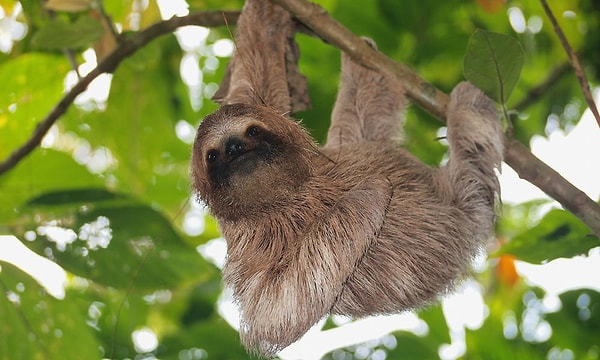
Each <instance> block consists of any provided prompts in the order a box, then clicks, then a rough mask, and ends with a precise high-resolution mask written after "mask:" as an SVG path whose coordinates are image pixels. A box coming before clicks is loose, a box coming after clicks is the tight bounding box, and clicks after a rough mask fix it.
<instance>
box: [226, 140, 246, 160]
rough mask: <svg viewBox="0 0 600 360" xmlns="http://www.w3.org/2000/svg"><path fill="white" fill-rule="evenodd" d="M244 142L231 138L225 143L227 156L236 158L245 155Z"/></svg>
mask: <svg viewBox="0 0 600 360" xmlns="http://www.w3.org/2000/svg"><path fill="white" fill-rule="evenodd" d="M244 148H245V146H244V142H243V141H241V140H240V139H237V138H231V139H229V140H227V143H225V151H226V152H227V155H229V156H231V157H236V156H239V155H241V154H243V153H244Z"/></svg>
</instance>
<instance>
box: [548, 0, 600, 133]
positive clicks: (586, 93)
mask: <svg viewBox="0 0 600 360" xmlns="http://www.w3.org/2000/svg"><path fill="white" fill-rule="evenodd" d="M540 3H541V4H542V8H544V11H545V12H546V16H548V19H550V22H551V23H552V26H553V27H554V32H555V33H556V36H558V39H559V40H560V43H561V45H562V46H563V48H564V49H565V52H566V53H567V56H568V57H569V61H570V62H571V65H572V66H573V69H574V70H575V76H577V80H578V81H579V87H581V91H582V92H583V97H584V98H585V101H586V102H587V103H588V106H589V108H590V110H591V111H592V114H594V117H595V118H596V122H597V123H598V126H600V114H599V113H598V108H597V107H596V103H595V102H594V97H593V96H592V91H591V90H590V85H589V84H588V81H587V78H586V76H585V72H584V71H583V67H582V66H581V62H579V57H578V56H577V54H575V51H573V49H572V48H571V45H569V41H568V40H567V37H566V36H565V34H564V33H563V31H562V29H561V28H560V25H558V22H557V21H556V18H555V17H554V14H553V13H552V10H550V7H549V6H548V3H547V2H546V0H540Z"/></svg>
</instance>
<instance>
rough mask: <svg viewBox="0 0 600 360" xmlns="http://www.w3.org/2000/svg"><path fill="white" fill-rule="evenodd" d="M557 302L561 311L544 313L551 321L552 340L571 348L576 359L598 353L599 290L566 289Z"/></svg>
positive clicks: (599, 325)
mask: <svg viewBox="0 0 600 360" xmlns="http://www.w3.org/2000/svg"><path fill="white" fill-rule="evenodd" d="M560 301H561V303H562V308H561V309H560V311H558V312H555V313H551V314H548V315H547V319H548V321H549V322H550V323H551V324H552V341H553V342H554V343H556V344H557V345H558V346H560V347H561V348H563V349H571V350H572V351H573V352H574V355H575V358H576V359H580V358H581V359H585V358H587V357H586V356H589V354H591V353H594V352H596V353H597V351H598V344H599V343H598V339H600V293H599V292H597V291H594V290H592V289H584V290H575V291H569V292H566V293H564V294H561V295H560ZM589 358H593V357H591V356H590V357H589Z"/></svg>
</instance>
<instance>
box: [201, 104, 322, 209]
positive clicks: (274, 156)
mask: <svg viewBox="0 0 600 360" xmlns="http://www.w3.org/2000/svg"><path fill="white" fill-rule="evenodd" d="M314 149H315V145H314V142H313V141H312V139H311V138H310V137H309V136H308V134H307V133H306V132H305V131H304V130H303V129H302V127H301V126H299V125H298V124H297V123H295V122H294V121H292V120H290V119H288V118H285V117H284V116H281V115H279V114H277V113H275V112H274V111H272V110H270V109H268V108H264V107H258V106H251V105H242V104H233V105H224V106H222V107H221V108H220V109H219V110H217V111H216V112H215V113H213V114H211V115H209V116H207V117H206V118H205V119H204V121H203V122H202V124H201V125H200V126H199V128H198V132H197V134H196V140H195V142H194V149H193V153H192V164H191V165H192V166H191V175H192V181H193V186H194V189H195V191H196V193H197V194H198V195H199V197H200V198H201V199H202V200H203V201H204V202H206V203H207V204H208V205H209V207H210V208H211V210H213V212H214V213H218V212H220V210H221V211H222V212H223V214H225V213H226V214H227V216H229V217H231V216H233V215H234V214H233V213H234V212H235V209H236V208H237V209H241V208H243V207H244V206H245V207H253V208H254V207H257V206H258V207H261V208H264V207H265V206H266V205H265V204H268V203H275V202H277V201H279V200H281V199H284V198H288V197H289V196H290V194H291V193H293V192H294V191H296V190H297V188H298V187H299V186H300V185H301V184H302V183H303V182H304V181H306V180H307V179H308V177H309V176H310V168H311V167H310V164H309V163H310V153H311V151H314ZM235 215H237V214H235Z"/></svg>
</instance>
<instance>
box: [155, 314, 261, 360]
mask: <svg viewBox="0 0 600 360" xmlns="http://www.w3.org/2000/svg"><path fill="white" fill-rule="evenodd" d="M191 344H193V345H191ZM162 345H163V346H161V347H160V348H159V349H158V353H157V355H158V357H159V358H161V359H167V360H171V359H173V360H177V359H188V358H189V359H194V358H196V357H195V356H194V354H200V355H199V357H198V358H200V359H202V358H208V359H222V360H237V359H252V358H253V357H252V356H250V355H249V354H248V353H247V352H246V350H244V348H243V347H242V346H241V345H240V339H239V335H238V333H237V332H236V331H235V330H234V329H232V328H231V326H229V324H227V323H226V322H225V320H223V319H222V318H221V317H213V318H211V319H209V320H208V321H202V322H197V323H194V324H193V325H192V326H189V327H182V328H180V329H179V331H178V332H176V333H174V334H171V335H169V336H167V337H165V339H164V340H163V342H162ZM190 345H191V346H190ZM202 353H205V354H204V357H203V356H202ZM206 355H208V356H206ZM196 356H198V355H196Z"/></svg>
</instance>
